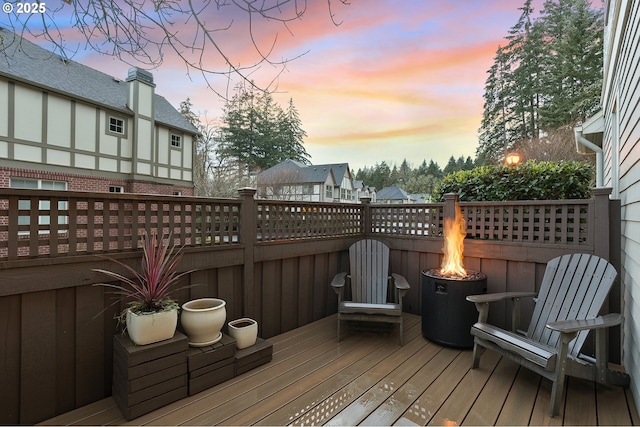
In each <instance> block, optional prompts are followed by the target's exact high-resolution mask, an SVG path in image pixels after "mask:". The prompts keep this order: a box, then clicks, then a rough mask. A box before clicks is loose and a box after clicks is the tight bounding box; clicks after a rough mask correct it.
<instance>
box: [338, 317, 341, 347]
mask: <svg viewBox="0 0 640 427" xmlns="http://www.w3.org/2000/svg"><path fill="white" fill-rule="evenodd" d="M340 323H341V320H340V318H339V317H338V342H340Z"/></svg>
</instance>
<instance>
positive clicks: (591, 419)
mask: <svg viewBox="0 0 640 427" xmlns="http://www.w3.org/2000/svg"><path fill="white" fill-rule="evenodd" d="M336 321H337V320H336V318H335V316H330V317H328V318H325V319H322V320H320V321H317V322H314V323H311V324H309V325H307V326H304V327H302V328H298V329H294V330H291V331H287V332H285V333H283V334H280V335H278V336H275V337H272V338H270V339H269V341H270V342H271V343H272V344H273V359H272V361H271V362H269V363H267V364H264V365H262V366H259V367H257V368H255V369H253V370H251V371H249V372H246V373H244V374H242V375H240V376H238V377H235V378H233V379H231V380H229V381H226V382H224V383H222V384H219V385H217V386H215V387H212V388H210V389H207V390H204V391H202V392H200V393H198V394H196V395H194V396H189V397H187V398H185V399H182V400H179V401H177V402H174V403H172V404H169V405H166V406H164V407H162V408H160V409H158V410H156V411H153V412H151V413H149V414H146V415H143V416H141V417H139V418H136V419H135V420H132V421H129V422H127V421H126V420H125V419H124V418H123V417H122V414H121V413H120V410H119V409H118V407H117V406H116V405H115V403H114V401H113V399H112V398H107V399H102V400H100V401H98V402H94V403H92V404H90V405H87V406H84V407H82V408H79V409H76V410H74V411H71V412H68V413H66V414H62V415H60V416H58V417H55V418H52V419H50V420H48V421H47V422H45V423H43V424H45V425H109V424H111V425H181V424H185V425H289V424H293V425H302V424H316V425H319V424H328V425H638V423H639V420H640V417H639V416H638V413H637V409H636V406H635V404H634V402H633V400H632V397H631V391H630V390H629V389H622V388H618V387H606V386H600V385H598V386H596V385H595V384H594V383H592V382H589V381H584V380H579V379H575V378H569V381H568V383H567V387H566V393H565V401H564V403H563V405H562V407H561V409H560V414H559V416H557V417H555V418H550V417H549V414H548V412H549V396H550V390H551V383H550V382H549V381H548V380H545V379H542V378H541V377H540V376H538V375H536V374H534V373H533V372H531V371H528V370H527V369H524V368H520V367H519V366H518V365H517V364H515V363H514V362H512V361H510V360H506V359H503V358H501V357H500V356H499V355H497V354H495V353H493V352H490V351H488V352H487V353H486V354H484V355H483V358H482V363H481V366H480V368H478V369H471V351H470V350H460V349H455V348H447V347H442V346H440V345H438V344H435V343H432V342H430V341H429V340H427V339H425V338H424V337H423V336H422V332H421V323H420V321H421V319H420V317H419V316H414V315H405V345H404V346H402V347H401V346H399V345H398V340H397V329H391V330H390V329H384V328H383V329H382V330H383V332H381V333H375V332H372V331H371V330H367V329H364V330H361V329H355V328H352V329H347V330H349V332H348V333H347V334H345V336H344V337H343V339H342V341H340V342H338V341H337V340H336ZM585 402H586V405H585ZM585 406H587V407H588V408H586V409H585Z"/></svg>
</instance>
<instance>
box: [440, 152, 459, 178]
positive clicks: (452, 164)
mask: <svg viewBox="0 0 640 427" xmlns="http://www.w3.org/2000/svg"><path fill="white" fill-rule="evenodd" d="M457 170H458V164H457V163H456V159H455V158H454V157H453V156H451V157H449V162H447V165H446V166H445V167H444V171H443V173H444V175H448V174H450V173H452V172H455V171H457Z"/></svg>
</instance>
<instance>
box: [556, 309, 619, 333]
mask: <svg viewBox="0 0 640 427" xmlns="http://www.w3.org/2000/svg"><path fill="white" fill-rule="evenodd" d="M621 323H622V315H621V314H619V313H609V314H605V315H604V316H598V317H596V318H595V319H580V320H562V321H560V322H551V323H547V328H549V329H552V330H554V331H558V332H561V333H564V334H567V333H573V332H578V331H584V330H592V329H600V328H610V327H612V326H617V325H619V324H621Z"/></svg>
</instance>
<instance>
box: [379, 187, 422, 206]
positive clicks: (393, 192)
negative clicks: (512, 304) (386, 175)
mask: <svg viewBox="0 0 640 427" xmlns="http://www.w3.org/2000/svg"><path fill="white" fill-rule="evenodd" d="M376 203H384V204H396V205H397V204H406V203H415V202H414V201H413V200H411V198H410V197H409V195H408V194H407V192H406V191H404V190H403V189H402V188H400V187H384V188H383V189H382V190H380V191H378V192H377V193H376Z"/></svg>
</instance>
